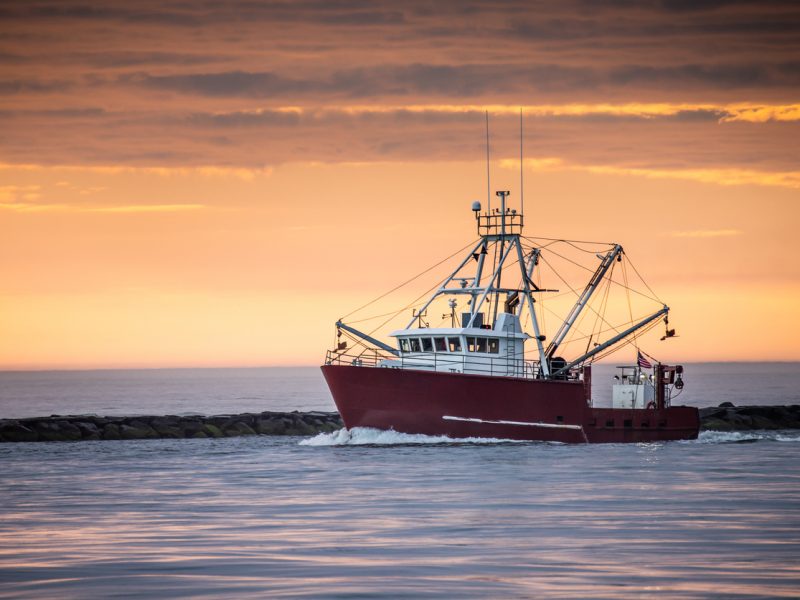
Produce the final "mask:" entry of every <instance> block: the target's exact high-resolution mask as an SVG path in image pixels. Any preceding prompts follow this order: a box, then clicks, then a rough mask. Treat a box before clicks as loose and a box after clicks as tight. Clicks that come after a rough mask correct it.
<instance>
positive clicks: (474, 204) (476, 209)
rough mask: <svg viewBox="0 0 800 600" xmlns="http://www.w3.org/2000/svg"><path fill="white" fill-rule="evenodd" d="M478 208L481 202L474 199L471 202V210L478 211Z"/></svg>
mask: <svg viewBox="0 0 800 600" xmlns="http://www.w3.org/2000/svg"><path fill="white" fill-rule="evenodd" d="M480 209H481V203H480V202H478V201H477V200H475V202H473V203H472V210H474V211H475V212H478V211H479V210H480Z"/></svg>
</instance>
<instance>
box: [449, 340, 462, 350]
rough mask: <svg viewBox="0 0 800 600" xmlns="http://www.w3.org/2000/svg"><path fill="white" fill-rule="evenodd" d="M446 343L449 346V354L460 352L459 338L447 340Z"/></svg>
mask: <svg viewBox="0 0 800 600" xmlns="http://www.w3.org/2000/svg"><path fill="white" fill-rule="evenodd" d="M447 343H448V345H449V346H450V352H461V338H457V337H451V338H447Z"/></svg>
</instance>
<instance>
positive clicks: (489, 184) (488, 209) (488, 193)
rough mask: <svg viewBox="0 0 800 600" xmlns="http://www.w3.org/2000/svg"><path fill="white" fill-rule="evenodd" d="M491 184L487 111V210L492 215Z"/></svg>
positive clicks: (487, 116) (487, 117)
mask: <svg viewBox="0 0 800 600" xmlns="http://www.w3.org/2000/svg"><path fill="white" fill-rule="evenodd" d="M491 189H492V186H491V182H490V180H489V111H488V110H487V111H486V209H487V211H488V213H489V214H492V193H491V191H490V190H491Z"/></svg>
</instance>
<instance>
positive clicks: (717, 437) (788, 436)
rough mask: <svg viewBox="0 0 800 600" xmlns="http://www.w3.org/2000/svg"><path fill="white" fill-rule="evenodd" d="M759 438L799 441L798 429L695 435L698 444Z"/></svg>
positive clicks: (775, 440) (753, 440) (712, 432)
mask: <svg viewBox="0 0 800 600" xmlns="http://www.w3.org/2000/svg"><path fill="white" fill-rule="evenodd" d="M761 440H766V441H773V442H800V431H788V430H781V431H768V430H764V429H759V430H756V431H701V432H700V435H699V436H698V437H697V443H700V444H725V443H735V442H757V441H761Z"/></svg>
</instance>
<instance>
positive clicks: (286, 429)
mask: <svg viewBox="0 0 800 600" xmlns="http://www.w3.org/2000/svg"><path fill="white" fill-rule="evenodd" d="M341 427H342V420H341V418H340V417H339V414H338V413H328V412H304V413H301V412H297V411H294V412H262V413H244V414H240V415H214V416H210V417H206V416H199V415H198V416H194V415H193V416H176V415H166V416H136V417H98V416H95V415H72V416H60V415H52V416H50V417H33V418H27V419H0V442H70V441H78V440H145V439H155V438H221V437H234V436H243V435H301V436H307V435H316V434H317V433H322V432H330V431H336V430H337V429H340V428H341Z"/></svg>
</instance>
